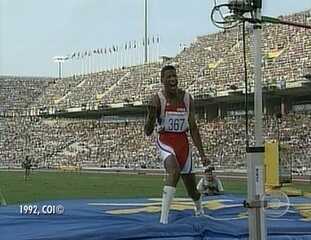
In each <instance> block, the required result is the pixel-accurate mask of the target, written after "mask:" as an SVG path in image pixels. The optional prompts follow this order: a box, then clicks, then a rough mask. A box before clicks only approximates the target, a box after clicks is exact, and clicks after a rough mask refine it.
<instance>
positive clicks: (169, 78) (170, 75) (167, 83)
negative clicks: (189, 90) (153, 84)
mask: <svg viewBox="0 0 311 240" xmlns="http://www.w3.org/2000/svg"><path fill="white" fill-rule="evenodd" d="M161 82H162V83H163V85H164V89H165V91H166V92H167V93H171V94H174V93H177V85H178V80H177V74H176V70H173V69H169V70H166V71H165V72H164V74H163V76H162V79H161Z"/></svg>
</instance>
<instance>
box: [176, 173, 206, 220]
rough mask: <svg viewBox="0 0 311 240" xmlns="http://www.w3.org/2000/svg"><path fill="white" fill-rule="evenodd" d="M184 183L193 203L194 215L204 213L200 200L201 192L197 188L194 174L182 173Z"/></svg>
mask: <svg viewBox="0 0 311 240" xmlns="http://www.w3.org/2000/svg"><path fill="white" fill-rule="evenodd" d="M181 176H182V179H183V182H184V185H185V187H186V189H187V192H188V195H189V197H191V198H192V200H193V202H194V205H195V215H197V216H198V215H204V209H203V206H202V201H201V194H200V193H199V191H198V190H197V187H196V180H195V174H194V173H190V174H182V175H181Z"/></svg>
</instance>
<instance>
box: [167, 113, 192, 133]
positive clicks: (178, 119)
mask: <svg viewBox="0 0 311 240" xmlns="http://www.w3.org/2000/svg"><path fill="white" fill-rule="evenodd" d="M164 127H165V131H167V132H185V131H187V129H188V114H187V112H166V113H165V126H164Z"/></svg>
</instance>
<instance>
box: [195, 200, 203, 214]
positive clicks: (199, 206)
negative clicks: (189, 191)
mask: <svg viewBox="0 0 311 240" xmlns="http://www.w3.org/2000/svg"><path fill="white" fill-rule="evenodd" d="M193 202H194V206H195V209H194V211H195V215H196V216H202V215H204V209H203V206H202V200H201V197H200V198H199V199H198V200H197V201H193Z"/></svg>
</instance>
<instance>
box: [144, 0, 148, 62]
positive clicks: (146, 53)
mask: <svg viewBox="0 0 311 240" xmlns="http://www.w3.org/2000/svg"><path fill="white" fill-rule="evenodd" d="M147 1H148V0H145V63H147V62H148V46H147V37H148V5H147V3H148V2H147Z"/></svg>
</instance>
